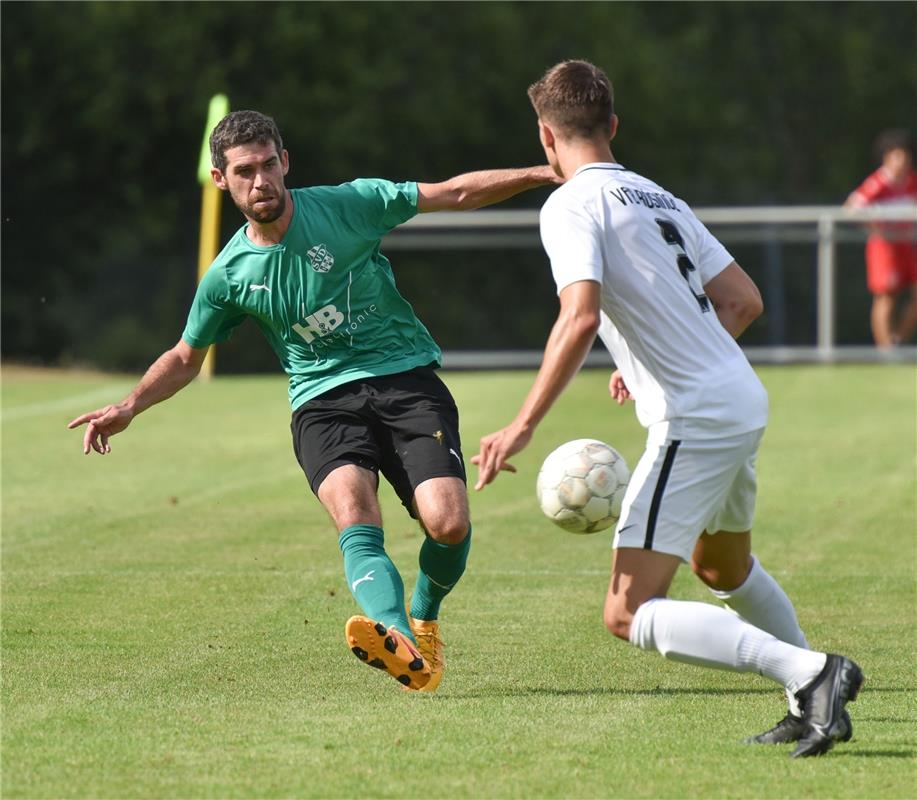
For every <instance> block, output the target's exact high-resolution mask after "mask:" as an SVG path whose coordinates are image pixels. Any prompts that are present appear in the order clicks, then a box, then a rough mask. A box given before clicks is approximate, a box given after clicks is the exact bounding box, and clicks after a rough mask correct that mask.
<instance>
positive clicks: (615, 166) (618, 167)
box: [573, 161, 629, 178]
mask: <svg viewBox="0 0 917 800" xmlns="http://www.w3.org/2000/svg"><path fill="white" fill-rule="evenodd" d="M589 169H602V170H613V171H615V172H629V170H628V169H627V167H625V166H624V165H623V164H619V163H617V162H616V161H594V162H592V163H591V164H583V166H581V167H580V168H579V169H578V170H577V171H576V172H574V173H573V177H574V178H575V177H576V176H577V175H579V174H580V173H581V172H585V171H586V170H589Z"/></svg>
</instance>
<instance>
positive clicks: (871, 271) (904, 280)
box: [866, 236, 917, 294]
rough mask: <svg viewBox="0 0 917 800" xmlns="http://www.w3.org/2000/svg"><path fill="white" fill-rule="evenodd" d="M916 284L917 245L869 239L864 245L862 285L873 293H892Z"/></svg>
mask: <svg viewBox="0 0 917 800" xmlns="http://www.w3.org/2000/svg"><path fill="white" fill-rule="evenodd" d="M915 283H917V246H915V244H914V243H913V242H910V241H904V242H900V241H899V242H890V241H889V240H888V239H885V238H883V237H881V236H870V237H869V239H868V240H867V242H866V285H867V286H868V287H869V291H870V292H872V293H873V294H896V293H898V292H900V291H901V290H902V289H906V288H907V287H908V286H911V285H912V284H915Z"/></svg>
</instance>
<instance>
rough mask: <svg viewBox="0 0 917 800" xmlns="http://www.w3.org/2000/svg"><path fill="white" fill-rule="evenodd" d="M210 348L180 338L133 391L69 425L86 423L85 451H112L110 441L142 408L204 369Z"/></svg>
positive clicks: (101, 453)
mask: <svg viewBox="0 0 917 800" xmlns="http://www.w3.org/2000/svg"><path fill="white" fill-rule="evenodd" d="M206 355H207V349H206V348H203V349H200V348H196V347H191V345H189V344H186V343H185V342H184V341H179V343H178V344H177V345H175V347H173V348H172V349H171V350H167V351H166V352H165V353H163V354H162V355H161V356H160V357H159V358H158V359H156V361H154V362H153V364H152V366H150V368H149V369H148V370H147V371H146V374H145V375H144V376H143V378H141V379H140V383H138V384H137V385H136V386H135V387H134V389H133V391H132V392H131V393H130V394H129V395H128V396H127V397H125V398H124V400H122V401H121V402H120V403H117V404H116V405H108V406H105V407H104V408H99V409H96V410H95V411H89V412H87V413H86V414H81V415H80V416H78V417H77V418H76V419H74V420H72V421H71V422H70V423H69V424H68V425H67V427H68V428H77V427H79V426H80V425H86V432H85V434H84V435H83V453H84V454H88V453H89V451H90V450H95V451H96V452H97V453H99V455H105V454H106V453H110V452H111V446H110V445H109V444H108V440H109V439H110V438H111V437H112V436H114V435H115V434H116V433H121V431H123V430H124V429H125V428H127V426H128V425H130V424H131V420H133V418H134V417H135V416H137V414H139V413H140V412H141V411H145V410H146V409H148V408H149V407H150V406H152V405H155V404H156V403H160V402H162V401H163V400H166V399H167V398H169V397H171V396H172V395H173V394H175V393H176V392H177V391H178V390H179V389H183V388H184V387H185V386H187V385H188V384H189V383H191V381H192V380H193V379H194V377H195V376H196V375H197V374H198V373H199V372H200V371H201V366H202V365H203V363H204V357H205V356H206Z"/></svg>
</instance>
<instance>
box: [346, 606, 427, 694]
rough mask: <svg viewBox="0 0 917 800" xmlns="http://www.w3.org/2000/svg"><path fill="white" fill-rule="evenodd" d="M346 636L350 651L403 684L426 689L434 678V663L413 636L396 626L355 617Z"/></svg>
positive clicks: (365, 662)
mask: <svg viewBox="0 0 917 800" xmlns="http://www.w3.org/2000/svg"><path fill="white" fill-rule="evenodd" d="M344 636H345V637H346V639H347V646H348V647H349V648H350V651H351V652H352V653H353V654H354V655H355V656H356V657H357V658H359V659H360V661H362V662H363V663H364V664H368V665H369V666H371V667H375V668H376V669H383V670H385V671H386V672H387V673H388V674H389V675H391V676H392V677H393V678H394V679H395V680H396V681H398V683H400V684H401V685H402V686H406V687H407V688H408V689H422V688H423V687H424V686H426V685H427V683H429V681H430V666H429V664H427V662H426V661H424V659H423V656H422V655H421V654H420V653H419V652H417V648H415V647H414V645H413V643H412V642H411V640H410V639H408V638H407V636H405V635H404V634H402V633H399V632H398V630H396V629H395V628H394V627H391V628H388V629H386V627H385V626H384V625H383V624H382V623H381V622H376V621H375V620H372V619H370V618H369V617H363V616H359V615H358V616H355V617H351V618H350V619H349V620H347V624H346V625H345V626H344Z"/></svg>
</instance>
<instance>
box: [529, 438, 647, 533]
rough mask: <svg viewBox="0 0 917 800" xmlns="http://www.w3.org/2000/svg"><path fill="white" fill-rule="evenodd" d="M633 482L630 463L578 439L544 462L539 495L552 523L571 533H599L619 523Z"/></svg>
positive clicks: (596, 444) (590, 441)
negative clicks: (626, 492) (628, 464)
mask: <svg viewBox="0 0 917 800" xmlns="http://www.w3.org/2000/svg"><path fill="white" fill-rule="evenodd" d="M629 480H630V470H629V469H628V468H627V462H626V461H625V460H624V458H623V456H622V455H621V454H620V453H619V452H618V451H617V450H615V449H614V448H613V447H612V446H611V445H608V444H605V443H604V442H600V441H598V440H597V439H576V440H574V441H572V442H567V443H565V444H562V445H561V446H560V447H558V448H557V449H556V450H554V451H553V452H552V453H550V454H549V455H548V457H547V458H546V459H545V460H544V464H542V465H541V471H540V472H539V473H538V480H537V481H536V483H535V491H536V493H537V495H538V504H539V505H540V506H541V510H542V511H544V513H545V516H547V518H548V519H550V520H551V522H553V523H555V524H556V525H559V526H560V527H561V528H563V529H564V530H565V531H570V532H571V533H595V532H596V531H601V530H604V529H605V528H610V527H611V526H612V525H614V524H615V522H617V521H618V517H620V516H621V502H622V501H623V500H624V491H625V490H626V489H627V482H628V481H629Z"/></svg>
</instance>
